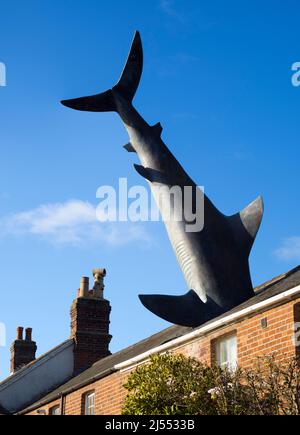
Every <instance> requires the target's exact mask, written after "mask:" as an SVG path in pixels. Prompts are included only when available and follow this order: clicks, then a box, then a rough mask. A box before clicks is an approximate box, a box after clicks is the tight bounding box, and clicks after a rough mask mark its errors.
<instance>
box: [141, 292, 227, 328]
mask: <svg viewBox="0 0 300 435" xmlns="http://www.w3.org/2000/svg"><path fill="white" fill-rule="evenodd" d="M139 298H140V300H141V302H142V304H143V305H144V306H145V307H146V308H147V309H148V310H150V311H151V312H152V313H154V314H156V315H157V316H159V317H161V318H162V319H164V320H166V321H167V322H170V323H174V324H175V325H181V326H190V327H196V326H200V325H202V324H203V323H205V322H206V321H208V320H210V319H212V318H213V317H215V316H216V315H218V314H220V313H218V311H217V309H216V306H215V304H214V302H213V301H212V300H210V299H208V301H207V302H206V303H204V302H202V301H201V299H200V298H199V296H198V295H197V293H195V292H194V290H190V291H189V292H188V293H186V294H185V295H183V296H167V295H139Z"/></svg>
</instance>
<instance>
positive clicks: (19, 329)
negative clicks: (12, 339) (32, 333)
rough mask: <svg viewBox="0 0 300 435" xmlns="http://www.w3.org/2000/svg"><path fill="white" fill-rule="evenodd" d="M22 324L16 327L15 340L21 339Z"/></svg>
mask: <svg viewBox="0 0 300 435" xmlns="http://www.w3.org/2000/svg"><path fill="white" fill-rule="evenodd" d="M23 329H24V328H23V326H18V327H17V340H23Z"/></svg>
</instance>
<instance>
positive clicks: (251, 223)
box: [240, 196, 264, 239]
mask: <svg viewBox="0 0 300 435" xmlns="http://www.w3.org/2000/svg"><path fill="white" fill-rule="evenodd" d="M263 214H264V203H263V199H262V197H261V196H259V197H258V198H257V199H256V200H255V201H253V202H251V204H249V205H248V206H247V207H246V208H244V210H242V211H241V212H240V217H241V221H242V223H243V225H244V227H245V229H246V230H247V232H248V234H249V235H250V236H251V237H252V239H255V237H256V234H257V232H258V230H259V227H260V224H261V221H262V217H263Z"/></svg>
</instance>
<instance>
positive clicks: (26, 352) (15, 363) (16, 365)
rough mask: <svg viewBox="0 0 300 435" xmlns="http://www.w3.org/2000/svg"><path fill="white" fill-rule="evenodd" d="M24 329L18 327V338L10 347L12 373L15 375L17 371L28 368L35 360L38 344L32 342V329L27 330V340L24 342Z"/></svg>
mask: <svg viewBox="0 0 300 435" xmlns="http://www.w3.org/2000/svg"><path fill="white" fill-rule="evenodd" d="M23 329H24V328H23V327H22V326H18V328H17V338H16V340H15V341H14V342H13V343H12V345H11V347H10V372H11V373H15V372H16V371H17V370H19V369H21V368H22V367H23V366H26V365H27V364H29V363H30V362H31V361H34V360H35V352H36V349H37V347H36V343H35V341H32V338H31V335H32V329H31V328H26V329H25V340H23Z"/></svg>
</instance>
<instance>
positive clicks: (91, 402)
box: [84, 392, 95, 415]
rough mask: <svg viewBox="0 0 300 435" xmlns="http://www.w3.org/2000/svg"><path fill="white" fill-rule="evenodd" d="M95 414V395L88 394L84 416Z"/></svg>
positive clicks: (92, 393)
mask: <svg viewBox="0 0 300 435" xmlns="http://www.w3.org/2000/svg"><path fill="white" fill-rule="evenodd" d="M94 414H95V393H94V392H91V393H87V394H86V395H85V400H84V415H94Z"/></svg>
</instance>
